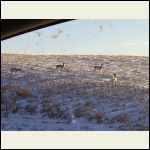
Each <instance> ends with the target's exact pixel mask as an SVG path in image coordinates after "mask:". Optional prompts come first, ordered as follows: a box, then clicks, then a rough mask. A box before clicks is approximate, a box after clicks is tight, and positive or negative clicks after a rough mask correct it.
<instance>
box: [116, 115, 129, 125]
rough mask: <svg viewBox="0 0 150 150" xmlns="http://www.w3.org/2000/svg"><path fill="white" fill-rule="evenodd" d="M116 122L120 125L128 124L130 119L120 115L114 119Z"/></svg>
mask: <svg viewBox="0 0 150 150" xmlns="http://www.w3.org/2000/svg"><path fill="white" fill-rule="evenodd" d="M113 120H115V121H116V122H120V123H127V122H128V121H129V118H128V116H127V115H126V114H119V115H117V116H115V117H114V118H113Z"/></svg>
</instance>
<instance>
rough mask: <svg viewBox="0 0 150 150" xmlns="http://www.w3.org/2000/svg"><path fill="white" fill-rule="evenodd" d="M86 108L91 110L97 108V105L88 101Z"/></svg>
mask: <svg viewBox="0 0 150 150" xmlns="http://www.w3.org/2000/svg"><path fill="white" fill-rule="evenodd" d="M85 107H86V108H88V109H90V110H91V109H94V108H95V105H94V103H93V102H92V101H87V102H86V103H85Z"/></svg>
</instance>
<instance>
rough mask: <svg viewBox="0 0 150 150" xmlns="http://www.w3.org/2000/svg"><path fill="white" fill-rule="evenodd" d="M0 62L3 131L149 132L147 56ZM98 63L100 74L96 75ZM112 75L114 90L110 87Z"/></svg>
mask: <svg viewBox="0 0 150 150" xmlns="http://www.w3.org/2000/svg"><path fill="white" fill-rule="evenodd" d="M1 58H2V60H1V117H2V120H1V130H3V131H4V130H15V131H20V130H23V131H36V130H38V131H43V130H46V131H50V130H51V131H55V130H58V131H60V130H69V131H75V130H79V131H81V130H82V131H88V130H92V131H93V130H96V131H97V130H106V131H108V130H115V131H117V130H130V131H131V130H149V58H148V57H135V56H56V55H55V56H31V55H11V54H10V55H9V54H2V55H1ZM63 63H64V68H63V69H62V70H56V65H58V64H60V65H62V64H63ZM101 64H103V69H102V71H101V72H100V71H99V70H95V71H94V66H100V65H101ZM11 68H21V71H19V70H18V71H13V70H12V72H11ZM112 73H115V74H116V75H117V79H118V80H117V84H116V86H113V85H112V86H110V80H111V77H112Z"/></svg>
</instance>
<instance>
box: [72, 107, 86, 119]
mask: <svg viewBox="0 0 150 150" xmlns="http://www.w3.org/2000/svg"><path fill="white" fill-rule="evenodd" d="M74 115H75V117H78V118H80V117H82V116H84V115H85V113H84V108H83V106H81V105H78V106H77V108H76V109H75V111H74Z"/></svg>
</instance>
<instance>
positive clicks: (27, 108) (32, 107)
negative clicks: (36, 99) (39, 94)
mask: <svg viewBox="0 0 150 150" xmlns="http://www.w3.org/2000/svg"><path fill="white" fill-rule="evenodd" d="M36 109H37V106H36V105H32V104H28V105H26V106H25V111H26V112H28V113H30V114H34V113H35V112H36Z"/></svg>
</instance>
